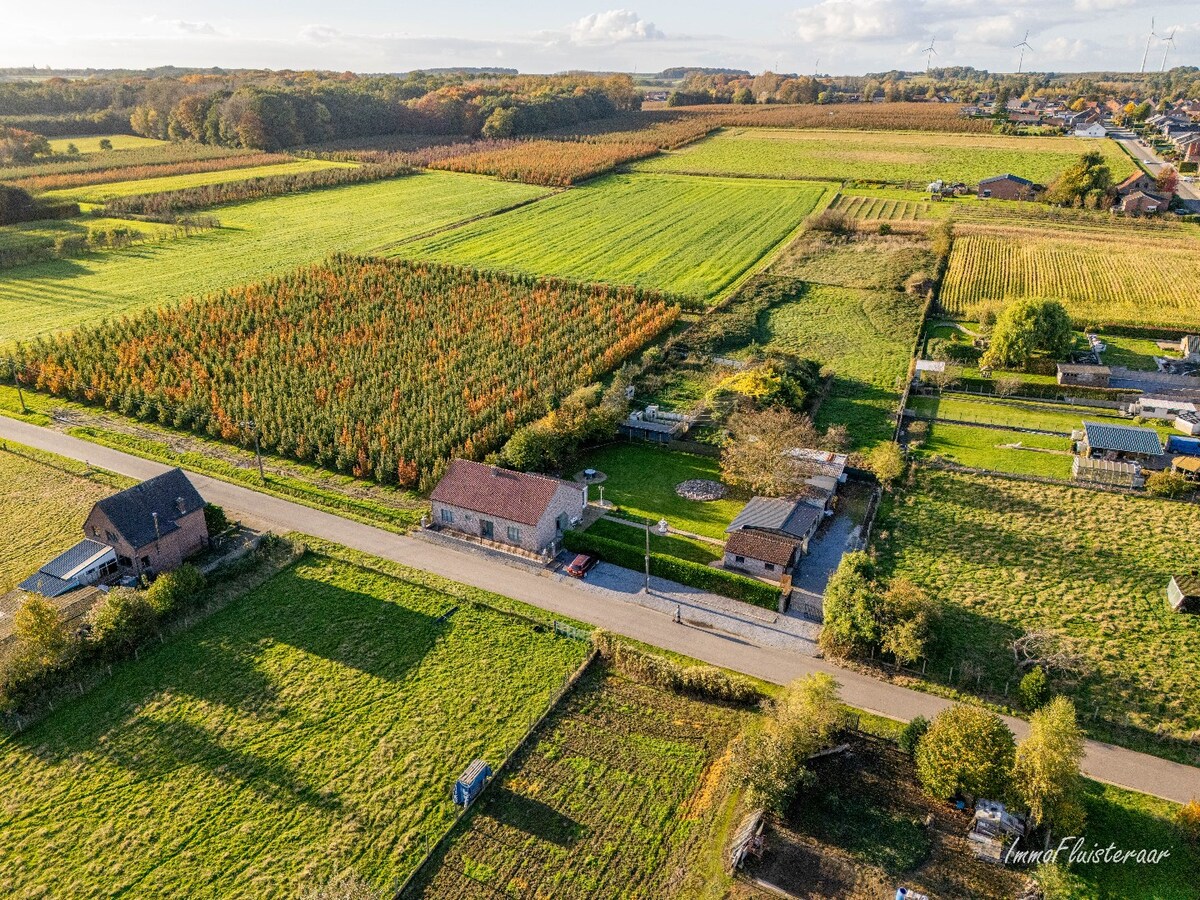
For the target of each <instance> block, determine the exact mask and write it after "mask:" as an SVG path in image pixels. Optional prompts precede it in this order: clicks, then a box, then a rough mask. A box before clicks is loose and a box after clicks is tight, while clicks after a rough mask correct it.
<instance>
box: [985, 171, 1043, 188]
mask: <svg viewBox="0 0 1200 900" xmlns="http://www.w3.org/2000/svg"><path fill="white" fill-rule="evenodd" d="M997 181H1012V182H1015V183H1017V184H1023V185H1025V186H1027V187H1033V182H1032V181H1030V180H1029V179H1028V178H1022V177H1021V176H1020V175H1013V174H1011V173H1007V174H1004V175H993V176H992V177H991V178H984V179H983V180H982V181H980V182H979V183H980V184H995V183H996V182H997Z"/></svg>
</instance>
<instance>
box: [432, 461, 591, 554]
mask: <svg viewBox="0 0 1200 900" xmlns="http://www.w3.org/2000/svg"><path fill="white" fill-rule="evenodd" d="M430 500H431V501H432V505H433V510H432V512H433V524H434V526H435V527H437V528H440V529H444V530H448V531H457V532H460V533H462V534H466V535H470V536H472V537H477V538H482V539H483V540H486V541H495V542H496V543H500V544H508V545H510V546H513V547H520V548H521V549H522V550H527V551H529V552H532V553H541V552H542V551H543V550H545V549H547V548H549V547H550V546H551V544H554V543H556V542H557V541H558V539H559V538H560V537H561V536H562V533H563V532H564V531H565V530H567V529H568V528H570V527H571V524H572V523H573V522H576V521H577V520H578V519H579V518H580V517H582V515H583V511H584V509H585V508H586V507H587V487H586V486H585V485H581V484H575V483H574V482H571V481H563V480H561V479H558V478H550V477H547V476H545V475H531V474H529V473H527V472H514V471H512V470H511V469H502V468H499V467H498V466H489V465H485V464H484V463H477V462H472V461H471V460H469V459H456V460H453V461H452V462H451V463H450V466H449V468H448V469H447V470H446V474H445V475H443V476H442V480H441V481H439V482H438V484H437V487H435V488H434V489H433V493H432V494H431V495H430Z"/></svg>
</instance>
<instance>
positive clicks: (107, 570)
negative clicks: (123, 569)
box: [100, 559, 117, 578]
mask: <svg viewBox="0 0 1200 900" xmlns="http://www.w3.org/2000/svg"><path fill="white" fill-rule="evenodd" d="M115 571H117V561H116V560H115V559H110V560H109V561H108V562H106V563H105V564H104V565H102V566H101V567H100V577H101V578H106V577H108V576H109V575H111V574H112V573H113V572H115Z"/></svg>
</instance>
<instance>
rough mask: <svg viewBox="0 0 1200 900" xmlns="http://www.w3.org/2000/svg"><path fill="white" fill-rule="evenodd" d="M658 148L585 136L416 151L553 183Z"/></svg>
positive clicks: (427, 158) (466, 168)
mask: <svg viewBox="0 0 1200 900" xmlns="http://www.w3.org/2000/svg"><path fill="white" fill-rule="evenodd" d="M657 152H658V147H656V146H655V145H654V144H652V143H647V142H641V143H633V142H630V143H624V142H622V143H615V142H606V143H592V142H589V143H583V142H579V141H544V140H533V141H513V140H510V141H479V142H475V143H470V144H457V145H452V146H450V147H433V148H430V150H428V151H424V152H422V153H420V154H413V158H414V161H417V162H419V164H420V165H423V166H424V167H426V168H431V169H445V170H448V171H451V172H474V173H476V174H479V175H495V176H496V177H498V178H503V179H505V180H506V181H523V182H525V183H527V184H541V185H546V186H548V187H567V186H569V185H572V184H575V183H576V182H579V181H583V180H584V179H586V178H591V177H593V176H594V175H599V174H601V173H603V172H608V171H611V170H612V169H613V168H615V167H616V166H619V165H621V164H622V163H627V162H632V161H634V160H636V159H644V158H645V157H647V156H653V155H654V154H655V153H657Z"/></svg>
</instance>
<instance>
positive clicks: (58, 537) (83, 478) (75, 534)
mask: <svg viewBox="0 0 1200 900" xmlns="http://www.w3.org/2000/svg"><path fill="white" fill-rule="evenodd" d="M131 483H132V482H130V480H129V479H127V478H122V477H121V476H119V475H112V474H109V473H107V472H100V471H97V470H95V469H91V468H89V467H88V466H87V465H85V464H84V463H80V462H75V461H74V460H70V459H64V458H63V457H61V456H54V455H52V454H50V453H42V452H41V451H38V450H32V449H30V448H28V447H22V446H20V445H18V444H5V445H4V448H3V449H0V484H3V485H4V491H3V497H2V498H0V533H2V534H5V535H7V536H8V537H7V543H8V549H7V550H6V551H5V553H4V555H3V556H2V557H0V594H3V593H6V592H8V591H11V590H12V589H13V588H15V587H16V586H17V584H18V583H20V582H21V581H22V580H24V578H25V577H26V576H27V575H30V574H32V573H33V572H36V571H37V569H38V567H39V566H40V565H42V563H46V562H49V561H50V560H52V559H53V558H54V557H55V556H57V555H58V554H59V553H62V552H63V551H64V550H67V549H70V548H71V547H73V546H74V545H75V544H77V543H79V542H80V541H81V540H83V520H84V519H85V518H87V514H88V513H89V512H91V509H92V504H94V503H95V502H96V501H97V500H102V499H104V498H105V497H107V496H108V495H110V494H114V493H116V492H117V491H119V490H121V489H122V488H125V487H128V486H129V485H130V484H131Z"/></svg>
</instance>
